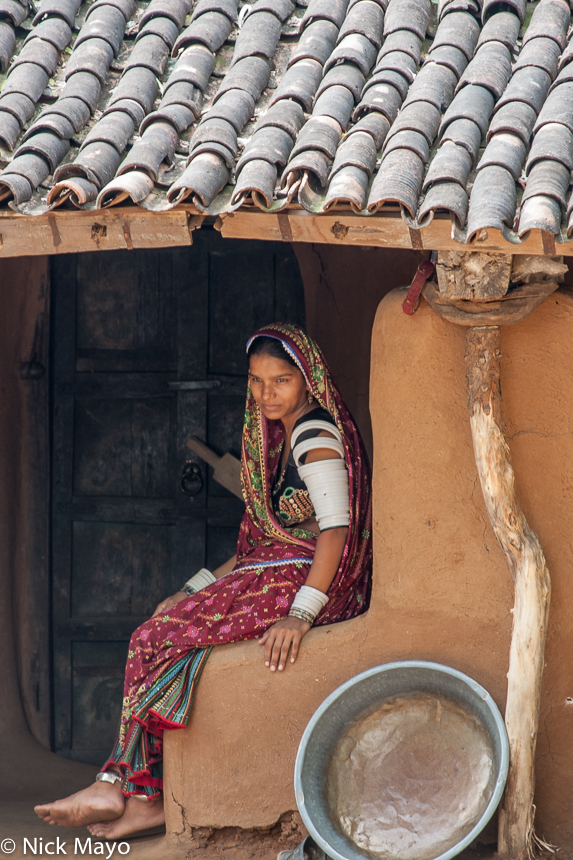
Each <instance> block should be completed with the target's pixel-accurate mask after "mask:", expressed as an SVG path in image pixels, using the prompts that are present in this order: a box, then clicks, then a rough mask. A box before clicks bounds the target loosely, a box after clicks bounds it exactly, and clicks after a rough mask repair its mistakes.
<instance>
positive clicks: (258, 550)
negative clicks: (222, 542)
mask: <svg viewBox="0 0 573 860" xmlns="http://www.w3.org/2000/svg"><path fill="white" fill-rule="evenodd" d="M260 336H264V337H272V338H276V339H277V340H279V341H280V342H281V343H282V345H283V347H284V349H285V350H286V352H287V353H288V354H289V356H290V357H291V358H292V359H293V361H295V363H296V365H297V366H298V368H299V369H300V371H301V373H302V374H303V376H304V378H305V381H306V384H307V387H308V389H309V391H311V392H312V396H313V397H314V399H315V401H316V402H317V403H318V404H320V406H322V408H323V409H326V411H327V412H328V413H329V414H330V415H331V417H332V418H333V419H334V422H335V423H336V426H337V427H338V429H339V430H340V432H341V434H342V440H343V445H344V458H345V462H346V466H347V468H348V474H349V484H350V527H349V529H348V537H347V540H346V545H345V547H344V552H343V555H342V560H341V562H340V567H339V569H338V571H337V573H336V576H335V578H334V580H333V582H332V585H331V586H330V588H329V591H328V593H329V596H330V598H331V599H330V601H329V603H328V605H327V607H326V611H325V612H324V613H323V614H322V613H321V621H322V623H328V622H331V621H339V620H343V619H344V618H351V617H353V616H354V615H357V614H359V612H361V611H363V610H364V609H365V608H366V602H367V600H368V596H369V586H370V573H371V565H372V538H371V532H372V523H371V520H372V506H371V493H370V468H369V464H368V458H367V455H366V452H365V450H364V445H363V443H362V439H361V438H360V434H359V432H358V429H357V427H356V425H355V423H354V421H353V419H352V416H351V415H350V412H349V411H348V409H347V408H346V405H345V404H344V401H343V400H342V397H341V395H340V392H339V390H338V388H337V386H336V384H335V383H334V381H333V379H332V377H331V375H330V371H329V369H328V365H327V363H326V361H325V359H324V356H323V355H322V352H321V351H320V349H319V347H318V346H317V344H316V343H315V342H314V341H313V340H312V338H310V337H309V336H308V335H307V334H306V333H305V332H304V331H303V330H302V329H301V328H299V327H298V326H295V325H291V324H290V323H273V324H271V325H268V326H265V327H264V328H261V329H259V331H257V332H255V334H254V335H253V336H252V337H251V338H250V340H249V341H248V343H247V350H248V349H249V348H250V346H251V344H252V342H253V340H254V339H255V338H256V337H260ZM284 437H285V432H284V427H283V424H282V422H281V421H272V420H269V419H267V418H265V416H264V415H262V413H261V411H260V409H259V407H258V405H257V403H256V401H255V399H254V397H253V395H252V392H251V386H250V384H249V386H248V388H247V403H246V410H245V423H244V426H243V443H242V456H241V461H242V462H241V466H242V469H241V479H242V485H243V496H244V499H245V504H246V512H245V516H244V517H243V522H242V525H241V531H240V535H239V544H238V566H239V567H240V566H241V564H242V563H243V562H245V563H248V562H251V561H254V560H257V559H258V558H260V559H261V560H262V559H263V558H264V556H265V555H266V552H265V550H266V551H267V552H268V550H269V548H271V547H273V548H274V550H275V552H276V551H277V550H278V549H279V546H281V545H282V546H284V547H285V550H286V552H285V557H287V556H289V555H290V556H294V555H296V556H297V557H301V556H302V557H303V558H308V560H309V561H311V560H312V557H313V555H314V549H315V546H316V539H315V538H314V537H310V536H309V533H308V532H303V531H301V530H300V529H297V528H296V527H295V528H292V527H291V528H285V527H284V526H283V525H282V524H281V523H280V522H279V521H278V520H277V519H276V518H275V516H274V513H273V506H272V501H271V489H272V484H273V479H274V476H275V473H276V469H277V467H278V464H279V461H280V456H281V451H282V446H283V443H284Z"/></svg>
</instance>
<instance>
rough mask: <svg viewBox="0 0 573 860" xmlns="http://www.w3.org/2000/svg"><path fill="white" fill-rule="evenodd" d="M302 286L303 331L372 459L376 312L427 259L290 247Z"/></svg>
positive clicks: (386, 252)
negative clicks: (372, 348) (329, 373)
mask: <svg viewBox="0 0 573 860" xmlns="http://www.w3.org/2000/svg"><path fill="white" fill-rule="evenodd" d="M293 248H294V250H295V253H296V256H297V260H298V263H299V266H300V271H301V274H302V280H303V283H304V294H305V303H306V327H307V329H308V331H309V333H310V334H311V335H312V336H313V337H314V338H316V340H317V342H318V343H319V344H320V347H321V349H322V350H323V352H324V354H325V356H326V360H327V361H328V363H329V365H330V369H331V370H332V374H333V376H334V378H335V380H336V382H337V383H338V385H339V387H340V390H341V392H342V396H343V397H344V400H345V402H346V404H347V406H348V407H349V409H350V411H351V412H352V415H353V416H354V418H355V420H356V422H357V424H358V426H359V428H360V432H361V433H362V438H363V439H364V443H365V445H366V448H367V450H368V453H369V454H370V455H371V454H372V428H371V424H370V411H369V406H368V398H369V381H370V341H371V337H372V325H373V323H374V317H375V315H376V309H377V308H378V305H379V304H380V302H381V301H382V299H383V298H384V296H385V295H386V294H387V293H389V292H390V290H393V289H395V288H396V287H401V286H403V285H404V284H409V283H410V282H411V281H412V278H413V277H414V275H415V274H416V270H417V268H418V266H419V264H420V262H421V261H422V259H424V258H425V257H426V256H427V254H423V253H422V252H420V251H401V250H392V249H387V248H368V247H356V248H349V247H339V246H337V245H315V244H303V243H300V244H294V245H293Z"/></svg>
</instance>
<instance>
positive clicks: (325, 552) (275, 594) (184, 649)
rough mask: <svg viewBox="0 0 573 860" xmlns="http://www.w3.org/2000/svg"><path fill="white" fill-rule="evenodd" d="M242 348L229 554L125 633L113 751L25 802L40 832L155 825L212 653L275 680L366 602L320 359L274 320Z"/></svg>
mask: <svg viewBox="0 0 573 860" xmlns="http://www.w3.org/2000/svg"><path fill="white" fill-rule="evenodd" d="M247 353H248V356H249V384H248V388H247V404H246V412H245V423H244V427H243V444H242V482H243V495H244V498H245V503H246V510H245V514H244V516H243V520H242V523H241V527H240V530H239V539H238V544H237V553H236V555H235V556H233V557H232V558H231V559H229V561H228V562H226V563H225V564H223V565H222V566H221V567H220V568H218V569H217V570H216V571H214V573H210V571H207V570H204V569H203V570H201V571H200V572H199V573H198V574H196V575H195V576H194V577H192V578H191V579H190V580H189V582H188V583H186V585H185V586H184V588H183V589H182V590H181V591H178V592H177V593H176V594H174V595H172V596H171V597H169V598H167V599H166V600H164V601H163V602H162V603H160V604H159V606H158V607H157V609H156V610H155V613H154V615H153V617H152V618H151V619H150V620H149V621H147V622H146V623H145V624H143V625H142V626H141V627H139V628H138V629H137V630H136V631H135V633H134V634H133V636H132V638H131V643H130V648H129V652H128V662H127V669H126V677H125V692H124V700H123V710H122V716H121V722H120V728H119V732H118V737H117V742H116V746H115V749H114V751H113V753H112V756H111V758H110V760H109V761H108V762H106V764H105V765H104V767H103V768H102V771H101V773H99V774H98V776H97V779H96V782H95V783H94V785H92V786H90V787H89V788H86V789H84V790H83V791H80V792H78V793H77V794H74V795H71V796H70V797H67V798H65V799H64V800H59V801H56V802H55V803H51V804H42V805H40V806H37V807H36V812H37V814H38V815H39V816H40V817H41V818H43V819H44V820H45V821H46V822H48V823H49V824H60V825H62V826H64V827H79V826H82V825H88V828H89V830H90V832H91V833H92V834H93V835H94V836H100V837H105V838H108V839H113V840H116V839H120V838H123V837H125V836H128V835H130V834H132V833H136V832H138V831H141V830H144V829H147V828H150V827H155V826H157V825H160V824H162V823H163V821H164V813H163V800H162V771H161V758H162V755H161V754H162V736H163V731H164V730H165V729H176V728H183V727H184V726H185V725H186V724H187V720H188V716H189V711H190V708H191V703H192V699H193V692H194V689H195V686H196V684H197V683H198V681H199V678H200V675H201V671H202V669H203V667H204V665H205V662H206V660H207V657H208V655H209V652H210V649H211V647H212V646H213V645H217V644H220V643H229V642H238V641H242V640H245V639H255V638H258V639H259V643H260V644H261V645H262V646H264V663H265V666H266V667H268V668H269V669H270V671H279V672H280V671H283V670H284V668H285V667H286V665H287V661H288V659H289V655H290V662H291V663H294V662H295V660H296V657H297V654H298V650H299V646H300V642H301V640H302V638H303V636H304V635H305V634H306V633H307V632H308V631H309V630H310V628H311V627H312V626H313V625H320V624H330V623H332V622H336V621H343V620H345V619H348V618H354V617H355V616H356V615H359V614H360V613H361V612H363V611H364V610H365V608H366V606H367V601H368V597H369V587H370V569H371V558H372V546H371V536H370V528H371V506H370V490H369V470H368V462H367V458H366V454H365V452H364V448H363V445H362V441H361V439H360V436H359V433H358V431H357V429H356V426H355V424H354V422H353V420H352V418H351V416H350V414H349V412H348V410H347V409H346V407H345V405H344V403H343V401H342V398H341V397H340V394H339V392H338V389H337V388H336V386H335V384H334V383H333V381H332V379H331V377H330V373H329V370H328V367H327V365H326V362H325V360H324V358H323V356H322V353H321V352H320V350H319V348H318V347H317V345H316V344H315V343H314V342H313V341H312V340H311V338H309V337H308V335H306V334H305V333H304V332H303V331H302V330H301V329H299V328H297V327H296V326H293V325H288V324H281V323H276V324H273V325H270V326H267V327H266V328H264V329H261V330H260V331H258V332H256V334H255V335H253V337H252V338H251V339H250V341H249V342H248V344H247ZM291 443H292V444H291ZM141 800H144V801H147V802H146V803H141V802H140V801H141Z"/></svg>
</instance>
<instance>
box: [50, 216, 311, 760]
mask: <svg viewBox="0 0 573 860" xmlns="http://www.w3.org/2000/svg"><path fill="white" fill-rule="evenodd" d="M195 236H196V239H195V243H194V245H193V246H192V247H191V248H185V249H176V250H165V251H133V252H127V251H125V252H124V251H120V252H94V253H89V254H87V253H86V254H78V255H69V256H62V257H56V258H53V261H52V269H51V283H52V311H53V329H52V331H53V356H52V392H53V396H52V403H53V406H52V451H53V455H52V576H53V607H52V614H53V619H52V623H53V661H54V662H53V672H54V748H55V750H56V751H57V752H59V753H61V754H63V755H66V756H68V757H71V758H74V759H78V760H81V761H87V762H93V763H95V764H99V763H101V762H102V760H103V759H104V758H105V757H106V755H107V754H108V753H109V750H110V748H111V746H112V743H113V740H114V736H115V731H116V727H117V721H118V718H119V711H120V705H121V699H122V683H123V671H124V665H125V658H126V654H127V645H128V641H129V637H130V635H131V633H132V631H133V630H134V628H135V627H136V626H137V625H138V624H140V623H142V622H143V621H144V620H146V619H147V618H148V617H149V615H150V614H151V612H152V611H153V609H154V607H155V606H156V604H157V603H158V602H159V601H160V600H161V599H162V598H164V597H166V596H167V595H169V594H172V593H173V592H175V591H177V590H178V589H179V588H181V586H182V585H183V583H184V582H185V581H186V580H187V579H188V578H189V577H190V576H192V575H193V573H195V572H196V571H197V570H198V569H199V568H200V567H202V566H204V565H205V566H207V567H209V568H210V569H213V568H214V567H216V566H217V565H219V564H220V563H221V562H223V561H224V560H225V559H226V558H228V557H229V556H230V555H231V554H232V553H233V551H234V548H235V544H236V539H237V528H238V525H239V522H240V518H241V514H242V510H243V504H242V502H241V501H240V500H239V499H237V498H235V497H233V496H232V495H231V494H230V493H229V492H228V491H227V490H225V489H224V488H223V487H221V486H220V485H218V484H216V483H215V482H214V481H213V479H212V474H211V470H210V468H209V467H206V465H205V464H204V463H202V462H201V461H199V460H198V459H197V458H196V457H195V456H194V455H192V454H191V453H190V452H189V449H187V448H186V447H185V442H186V440H187V439H188V438H189V436H191V435H195V436H198V437H199V438H200V439H202V440H204V441H206V442H207V444H208V445H210V446H211V447H212V448H214V449H215V450H216V451H217V452H218V453H220V454H223V453H225V451H230V452H231V453H233V454H235V455H236V456H239V455H240V436H241V427H242V419H243V412H244V399H245V384H246V357H245V342H246V340H247V337H248V336H249V334H251V333H252V332H253V331H254V330H256V329H257V328H258V327H260V326H261V325H264V324H265V323H267V322H269V321H271V320H288V321H291V322H297V323H301V324H302V323H303V322H304V298H303V288H302V282H301V278H300V273H299V269H298V265H297V263H296V258H295V257H294V254H293V252H292V250H291V249H290V247H289V246H285V245H282V244H279V243H277V244H274V243H265V242H254V241H253V242H246V241H229V240H226V241H224V240H223V239H222V238H221V237H220V235H219V234H218V233H216V232H214V231H212V232H210V231H206V230H202V231H201V232H199V233H196V234H195ZM184 471H186V472H187V480H186V481H184V487H185V490H186V491H187V492H183V491H182V489H181V487H182V482H181V481H182V475H183V472H184Z"/></svg>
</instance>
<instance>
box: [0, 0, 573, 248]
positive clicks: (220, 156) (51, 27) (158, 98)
mask: <svg viewBox="0 0 573 860" xmlns="http://www.w3.org/2000/svg"><path fill="white" fill-rule="evenodd" d="M570 23H571V10H570V7H569V4H568V3H567V2H566V0H539V2H537V3H527V4H526V2H525V0H505V2H497V0H483V2H482V0H439V3H437V4H434V3H431V2H430V0H297V4H296V5H295V3H294V2H292V0H254V2H251V3H245V2H242V0H198V2H195V3H193V2H192V0H151V2H149V3H144V2H140V0H95V2H84V3H81V4H80V2H79V0H42V2H41V3H40V4H39V5H38V6H37V7H33V5H32V2H31V0H0V67H1V68H2V70H3V72H4V73H5V74H4V75H3V77H4V82H3V87H2V91H1V94H0V146H1V147H2V149H0V158H1V159H2V165H3V170H2V173H1V174H0V207H6V206H10V207H12V208H13V209H15V210H16V211H19V212H23V213H25V214H41V213H43V212H45V211H46V209H47V208H49V207H81V208H88V209H89V208H101V207H109V206H114V205H118V204H121V203H123V202H125V201H128V202H129V203H131V204H133V203H135V204H138V205H140V206H142V207H144V208H145V209H150V210H164V209H167V208H170V207H174V206H177V205H179V204H182V203H185V204H187V205H189V204H192V205H193V206H195V207H197V209H199V210H202V211H207V212H208V213H211V214H220V213H224V212H231V211H234V210H236V209H238V208H240V207H246V208H251V209H252V208H253V207H254V208H257V207H258V209H260V210H263V211H269V210H270V211H280V210H282V209H285V208H289V207H290V208H292V207H297V208H300V207H303V208H304V209H306V210H308V211H310V212H312V213H315V214H321V213H324V212H329V211H332V210H336V209H348V208H351V209H352V210H353V211H354V212H360V213H362V214H364V215H365V214H370V215H374V216H375V215H376V213H377V212H380V211H381V210H386V209H388V210H390V211H392V210H394V211H396V212H397V211H400V212H401V214H402V217H403V218H404V219H405V220H406V221H407V223H408V225H409V226H410V227H412V228H413V229H416V228H423V227H424V226H425V225H427V224H429V223H430V222H431V220H432V219H433V217H434V215H435V214H436V213H442V212H448V213H450V216H451V219H452V230H453V231H454V235H455V237H456V238H457V239H458V240H459V241H461V242H464V241H468V240H471V239H473V238H476V237H479V235H480V232H481V231H483V230H486V229H488V228H497V229H500V230H501V231H502V232H503V233H504V235H505V236H506V238H509V239H510V240H511V241H514V242H519V238H520V237H523V236H524V235H526V234H527V233H528V231H530V230H532V229H536V228H537V229H541V230H544V231H546V232H548V233H551V234H554V235H559V234H561V233H567V232H568V233H569V235H570V234H571V233H572V232H573V212H572V210H573V200H570V180H571V169H572V167H573V39H571V41H570V42H568V35H569V32H568V31H569V27H570Z"/></svg>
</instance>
